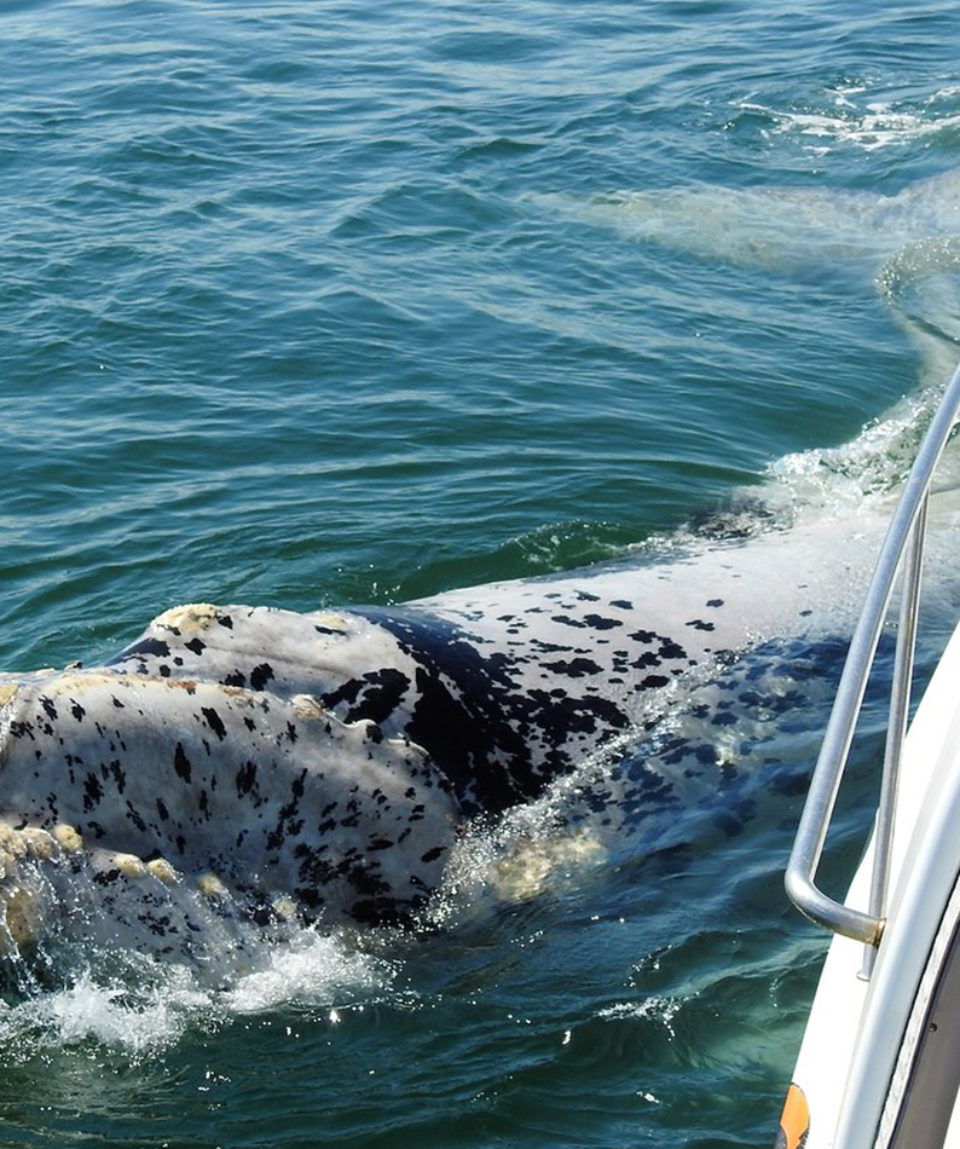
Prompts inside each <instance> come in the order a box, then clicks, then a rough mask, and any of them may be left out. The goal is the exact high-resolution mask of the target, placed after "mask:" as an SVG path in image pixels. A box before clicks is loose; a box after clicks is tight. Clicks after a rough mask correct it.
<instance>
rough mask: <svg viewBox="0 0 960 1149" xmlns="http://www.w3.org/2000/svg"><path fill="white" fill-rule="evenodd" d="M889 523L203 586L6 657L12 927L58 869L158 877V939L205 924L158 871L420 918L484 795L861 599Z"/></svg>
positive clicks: (32, 920)
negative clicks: (380, 573)
mask: <svg viewBox="0 0 960 1149" xmlns="http://www.w3.org/2000/svg"><path fill="white" fill-rule="evenodd" d="M882 525H883V518H882V516H881V515H879V514H877V515H871V514H868V513H864V514H863V515H862V516H860V517H859V518H858V519H856V520H847V521H843V522H840V521H837V522H820V523H814V524H806V525H799V526H795V527H793V528H792V529H790V530H769V531H762V532H760V533H758V534H756V535H754V536H753V537H750V538H747V539H739V540H735V541H716V540H714V541H712V542H708V543H706V544H704V543H703V541H702V540H693V539H691V540H689V546H688V547H678V548H677V549H676V551H675V553H674V554H672V555H671V557H670V558H669V560H664V559H663V557H662V556H661V558H660V560H659V561H655V562H654V561H649V560H648V559H644V558H643V557H641V558H639V559H634V560H633V561H630V560H624V561H621V562H618V563H615V564H612V565H609V566H600V567H597V568H593V569H588V570H585V571H583V572H580V573H577V574H568V575H560V576H556V577H547V578H541V579H532V580H523V581H519V582H507V583H500V584H494V585H491V586H484V587H477V588H470V589H466V590H460V591H452V592H448V593H445V594H442V595H438V596H436V597H434V598H431V599H424V600H420V601H417V602H413V603H409V604H406V605H402V606H398V607H395V608H389V607H377V608H354V609H348V610H344V611H324V612H319V613H313V614H310V613H308V614H298V613H294V612H289V611H284V610H279V609H274V608H263V607H260V608H257V607H249V606H242V605H231V606H214V605H212V604H193V605H189V606H184V607H179V608H174V609H173V610H170V611H168V612H166V613H165V614H162V615H160V616H159V617H158V618H156V619H155V620H154V621H153V622H152V623H151V624H150V626H149V627H148V628H147V629H146V631H145V632H144V633H143V634H142V635H140V636H139V637H137V638H135V639H134V640H133V641H132V642H131V643H130V644H129V645H128V646H127V647H125V648H124V649H123V650H121V651H120V652H118V653H117V654H116V656H114V657H113V658H110V659H108V660H106V661H105V662H104V663H103V664H101V665H98V666H79V665H74V666H71V667H69V668H67V669H64V670H60V671H41V672H36V673H33V674H25V675H5V676H3V677H2V679H0V701H2V709H0V737H2V750H0V868H2V871H3V878H2V884H0V897H2V899H3V905H4V906H5V908H6V910H5V912H6V930H7V933H8V946H9V945H11V944H15V943H17V944H19V943H23V944H26V943H29V942H31V941H33V940H34V939H35V938H36V936H37V935H38V933H40V932H41V931H42V928H43V927H42V923H43V920H44V915H45V914H48V912H49V907H48V908H47V909H44V907H43V905H41V902H42V901H43V899H42V898H38V897H35V896H34V894H33V893H32V892H31V882H33V881H39V878H37V875H41V876H42V874H44V873H47V874H51V873H55V872H56V871H57V870H58V869H60V870H63V869H70V870H72V871H73V872H79V871H80V870H84V872H88V873H89V876H90V880H91V881H92V882H94V883H96V884H97V885H98V886H99V887H101V888H102V889H105V890H106V889H110V888H112V887H115V888H116V889H117V890H123V891H126V893H125V894H124V896H125V897H127V899H128V901H129V896H128V895H129V890H130V889H131V888H133V887H136V889H138V890H140V891H141V893H142V894H143V895H144V903H143V910H142V912H140V913H139V922H140V927H141V928H142V933H143V938H144V941H145V942H146V941H147V940H150V941H151V944H153V945H155V946H158V947H159V948H164V947H165V946H166V947H169V948H175V947H176V946H177V945H178V944H179V942H180V941H182V940H183V939H182V938H179V937H178V936H177V935H178V934H180V933H182V932H183V931H184V930H188V929H189V926H184V925H183V924H182V923H180V924H178V923H177V922H176V921H174V920H173V919H172V918H171V917H170V915H169V914H165V913H164V912H163V911H162V909H159V910H158V908H157V907H158V898H161V895H162V893H163V890H164V888H165V887H166V888H168V889H174V888H177V887H184V886H189V887H190V888H197V889H200V890H203V891H206V892H207V893H209V894H211V895H217V896H221V895H222V896H224V897H227V896H228V895H229V898H230V900H231V904H232V905H234V906H241V907H244V910H243V912H249V913H250V914H252V915H254V916H257V915H268V916H269V915H270V914H271V913H273V912H274V911H276V910H277V907H280V909H281V910H282V912H284V913H286V914H288V915H289V914H293V915H295V916H298V917H300V918H303V919H306V920H321V921H323V922H327V923H335V922H338V921H344V920H348V921H356V922H361V923H365V924H369V923H396V922H405V921H409V920H411V919H412V918H413V917H414V916H415V915H416V914H417V913H418V912H419V911H421V910H422V909H423V907H424V905H425V903H426V901H427V899H428V898H429V895H430V893H431V891H433V890H434V889H435V888H436V887H437V885H438V884H439V883H440V881H441V880H442V876H443V873H444V868H445V866H446V864H447V862H448V860H449V858H450V856H451V852H452V851H453V849H454V847H455V845H456V843H457V840H458V835H459V833H460V831H461V830H462V828H463V826H464V824H465V823H467V822H468V821H469V820H471V819H474V818H476V817H477V816H490V815H497V814H499V813H501V812H502V811H504V810H506V809H508V808H510V807H513V806H516V805H518V804H520V803H523V802H526V801H528V800H530V799H532V798H536V797H537V796H539V795H541V794H543V792H544V791H545V789H546V788H547V787H548V786H549V785H550V784H551V782H552V781H553V780H555V779H556V778H558V777H561V776H564V775H568V774H570V773H571V772H572V771H574V770H575V769H576V768H577V767H578V766H579V765H580V764H581V763H583V762H584V761H585V760H586V759H588V758H589V757H590V756H591V755H596V754H597V753H598V752H603V751H604V750H606V752H607V753H608V756H609V758H610V761H611V762H615V761H617V760H618V756H621V755H622V747H623V746H627V745H629V743H630V740H631V735H632V734H633V733H635V732H636V731H637V730H639V729H642V728H643V726H644V725H645V724H647V725H649V723H651V722H652V721H655V720H656V718H657V716H658V715H663V714H664V713H665V712H668V711H669V709H670V707H671V706H672V705H675V704H676V699H677V697H678V693H680V694H682V692H683V691H684V690H687V689H689V687H690V685H691V684H692V683H696V682H702V681H704V680H705V679H708V678H709V677H710V676H711V675H713V674H715V673H716V672H717V670H718V668H721V667H724V666H728V665H729V664H730V662H731V661H732V660H735V659H736V658H737V657H738V656H740V655H742V654H743V653H744V652H745V651H747V650H749V649H751V648H752V647H754V646H756V644H758V643H760V642H763V641H765V640H767V639H770V638H771V637H777V638H782V637H785V636H791V635H793V636H795V635H805V636H815V635H818V634H820V635H825V634H828V633H832V632H834V631H835V630H836V629H837V627H838V626H841V627H842V626H843V625H845V624H844V623H843V621H842V620H843V618H844V617H845V616H847V615H849V613H851V612H852V611H853V610H854V609H855V606H856V603H857V601H858V596H859V593H860V591H861V589H862V585H863V583H864V581H865V579H866V577H867V575H868V573H869V570H870V555H871V553H872V552H873V550H874V547H875V545H876V542H877V540H878V538H879V533H880V530H881V529H882ZM650 769H651V771H653V772H654V773H655V772H656V769H657V767H656V763H653V764H651V767H650ZM704 773H705V774H707V773H708V771H707V770H706V769H705V770H704ZM662 781H663V786H664V787H669V786H670V785H671V784H672V783H671V782H670V779H669V776H668V775H666V774H664V775H663V777H662ZM704 784H705V785H707V786H712V785H715V784H716V779H711V778H709V777H708V778H707V779H706V781H705V783H704ZM37 888H39V887H37ZM161 902H162V898H161ZM134 916H137V915H136V914H135V915H134Z"/></svg>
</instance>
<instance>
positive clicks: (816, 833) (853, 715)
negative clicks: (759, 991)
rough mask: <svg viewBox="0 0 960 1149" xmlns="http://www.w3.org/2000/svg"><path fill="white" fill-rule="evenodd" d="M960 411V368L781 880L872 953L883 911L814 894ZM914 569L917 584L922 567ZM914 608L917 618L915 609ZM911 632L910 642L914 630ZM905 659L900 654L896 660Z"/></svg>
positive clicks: (873, 590)
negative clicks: (915, 544)
mask: <svg viewBox="0 0 960 1149" xmlns="http://www.w3.org/2000/svg"><path fill="white" fill-rule="evenodd" d="M958 412H960V367H958V368H957V370H956V371H955V372H954V375H953V378H952V379H951V380H950V383H949V385H948V386H947V389H946V391H945V392H944V396H943V399H942V400H941V402H940V406H939V407H938V408H937V411H936V413H935V414H934V417H933V421H932V422H931V424H930V426H929V428H928V429H927V433H926V434H925V435H924V437H923V442H922V443H921V444H920V449H919V450H918V452H917V457H916V459H915V460H914V463H913V466H912V467H911V469H910V474H909V475H908V477H907V482H906V485H905V487H904V490H903V494H902V495H901V497H900V503H899V504H898V506H897V509H896V512H895V513H894V516H893V519H892V521H891V523H890V527H889V528H888V530H887V535H886V538H885V539H884V542H883V546H882V547H881V549H880V556H879V558H878V560H877V567H876V570H875V571H874V575H873V579H872V580H871V582H870V587H869V589H868V591H867V597H866V601H865V603H864V606H863V611H862V612H861V614H860V618H859V621H858V622H857V627H856V630H855V631H854V634H853V639H852V640H851V643H850V650H849V652H848V654H847V661H846V663H845V665H844V668H843V673H842V674H841V676H840V684H839V686H838V688H837V696H836V699H835V700H834V704H833V710H832V711H831V714H830V719H829V721H828V722H827V729H826V732H825V733H824V737H823V745H822V746H821V748H820V755H819V757H818V759H817V765H816V767H815V769H814V772H813V777H812V779H811V781H810V789H809V791H808V793H807V800H806V803H805V805H804V808H803V814H802V815H801V818H800V825H799V826H798V828H797V836H796V839H795V840H794V844H793V851H792V853H791V854H790V861H789V863H788V865H787V871H786V875H785V878H784V885H785V886H786V890H787V894H788V896H789V897H790V900H791V901H792V902H793V903H794V905H795V906H796V907H797V908H798V909H799V910H800V911H801V913H803V914H805V915H806V916H807V917H808V918H810V919H811V920H812V921H814V922H817V923H818V924H819V925H822V926H826V928H827V929H830V930H833V931H835V932H836V933H840V934H844V935H845V936H846V937H850V938H854V939H855V940H857V941H861V942H865V943H867V944H868V945H871V946H876V945H879V942H880V936H881V934H882V932H883V924H884V917H883V912H884V911H883V908H882V907H881V908H880V909H879V910H877V909H876V908H874V909H873V912H864V911H861V910H856V909H853V908H852V907H850V906H845V905H842V904H841V903H840V902H837V901H834V900H833V899H832V898H829V897H827V895H826V894H824V893H822V892H821V891H820V890H819V889H818V888H817V886H816V882H815V879H816V873H817V868H818V866H819V864H820V857H821V854H822V853H823V846H824V843H825V841H826V837H827V830H828V828H829V825H830V819H831V817H832V816H833V808H834V805H835V803H836V798H837V791H838V790H839V787H840V779H841V778H842V776H843V770H844V768H845V766H846V763H847V757H848V755H849V753H850V745H851V743H852V741H853V733H854V730H855V728H856V725H857V719H858V717H859V714H860V707H861V705H862V703H863V696H864V692H865V691H866V687H867V680H868V678H869V676H870V669H871V667H872V665H873V660H874V656H875V654H876V649H877V643H878V642H879V640H880V632H881V630H882V628H883V623H884V619H885V617H886V613H887V608H888V606H889V604H890V597H891V594H892V593H893V585H894V580H895V579H896V575H897V571H898V569H899V566H900V561H901V558H902V556H903V553H904V549H905V547H906V543H907V539H908V538H909V537H910V535H911V532H912V531H913V530H914V526H915V524H916V523H917V522H918V517H919V522H920V524H921V530H922V525H923V515H922V514H921V509H922V508H923V507H924V505H925V502H926V497H927V494H928V492H929V488H930V480H931V477H932V475H933V471H934V469H935V467H936V465H937V462H938V460H939V458H940V455H941V453H942V451H943V448H944V446H945V444H946V441H947V438H948V436H949V434H950V431H951V429H952V427H953V424H954V422H955V421H956V418H957V414H958ZM916 565H917V578H919V563H918V564H916ZM904 593H905V594H910V593H911V592H910V590H909V588H905V592H904ZM913 609H914V612H915V610H916V604H915V603H914V607H913ZM907 630H909V631H910V633H911V635H912V633H913V626H912V625H911V626H910V627H908V628H907ZM903 638H904V628H902V627H901V631H900V633H899V634H898V644H899V642H900V641H902V640H903ZM911 641H912V639H911ZM900 658H901V656H900V654H899V651H898V660H899V659H900ZM900 677H901V678H902V677H903V676H900ZM908 680H909V678H908ZM892 705H893V706H895V707H899V708H900V709H902V710H903V711H904V712H905V710H906V707H905V705H903V702H902V699H901V700H900V701H899V702H898V701H897V700H896V699H894V700H893V701H892ZM897 757H899V751H898V752H897ZM885 789H886V790H888V791H889V785H887V786H885ZM881 849H882V850H884V851H885V850H886V849H887V845H886V844H883V845H881ZM884 880H885V879H884Z"/></svg>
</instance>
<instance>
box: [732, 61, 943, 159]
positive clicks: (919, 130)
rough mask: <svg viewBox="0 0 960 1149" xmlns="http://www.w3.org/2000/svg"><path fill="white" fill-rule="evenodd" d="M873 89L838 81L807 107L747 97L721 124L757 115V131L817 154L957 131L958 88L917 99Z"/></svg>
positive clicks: (893, 145) (931, 138) (880, 146)
mask: <svg viewBox="0 0 960 1149" xmlns="http://www.w3.org/2000/svg"><path fill="white" fill-rule="evenodd" d="M877 88H878V86H877V85H876V84H875V83H873V82H872V81H869V80H865V81H863V82H842V83H838V84H835V85H833V86H831V87H828V88H826V89H825V91H824V94H823V99H822V100H821V101H818V102H817V103H815V104H812V105H810V106H807V107H803V106H794V107H788V108H777V107H775V106H773V105H771V104H769V103H763V102H758V101H757V100H756V98H754V97H752V96H748V97H746V98H744V99H742V100H740V101H738V102H737V104H736V105H735V106H736V108H737V112H738V114H737V115H735V116H734V118H733V119H732V120H730V121H728V123H727V124H725V125H724V126H725V127H726V128H727V130H731V129H734V128H736V127H737V126H738V124H739V122H740V120H741V118H742V117H743V116H751V117H760V119H761V121H762V123H763V127H761V135H764V136H768V137H769V136H788V137H789V136H794V137H797V138H798V139H799V140H800V141H801V145H802V147H803V149H804V151H806V152H809V153H811V154H813V155H817V156H825V155H828V154H829V153H831V152H833V151H835V150H837V149H839V148H855V149H857V150H859V151H864V152H875V151H879V150H882V149H884V148H903V147H906V146H909V145H912V144H916V143H917V142H918V141H919V142H922V143H926V144H932V143H934V142H936V141H937V140H941V139H943V138H945V137H946V138H951V137H954V136H955V135H956V133H957V132H958V131H960V87H957V86H956V85H954V84H949V85H945V86H944V87H942V88H940V89H938V90H937V91H936V92H934V93H932V94H930V95H927V96H925V97H922V98H920V99H916V98H914V97H912V96H906V97H899V96H893V97H891V96H887V95H885V94H884V93H883V91H882V89H881V90H879V91H878V90H877Z"/></svg>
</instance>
